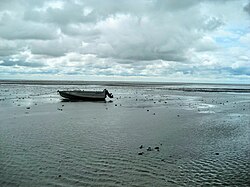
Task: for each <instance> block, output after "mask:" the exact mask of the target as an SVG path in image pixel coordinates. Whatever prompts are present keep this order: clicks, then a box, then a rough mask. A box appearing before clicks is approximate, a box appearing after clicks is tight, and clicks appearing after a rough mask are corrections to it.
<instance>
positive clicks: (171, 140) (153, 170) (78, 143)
mask: <svg viewBox="0 0 250 187" xmlns="http://www.w3.org/2000/svg"><path fill="white" fill-rule="evenodd" d="M66 88H71V89H76V88H81V89H91V90H102V89H103V86H102V85H84V86H78V87H77V86H71V87H69V86H68V85H43V86H40V85H13V84H11V85H6V84H3V85H0V92H1V98H0V106H1V108H0V118H1V122H0V186H56V185H59V186H184V185H187V186H200V185H211V186H214V185H220V186H225V185H228V186H247V185H248V184H249V183H250V177H249V153H250V152H249V151H250V148H249V124H250V94H249V93H234V92H197V91H194V92H192V91H190V90H189V91H188V92H184V91H182V90H174V89H166V88H165V87H162V86H156V87H152V86H144V87H136V86H128V87H127V86H115V85H112V86H106V87H105V88H107V89H108V90H109V91H110V92H113V95H114V96H115V98H114V99H112V102H111V101H110V100H109V99H107V102H62V100H61V98H60V96H59V95H57V93H56V90H58V89H66ZM149 147H150V148H149Z"/></svg>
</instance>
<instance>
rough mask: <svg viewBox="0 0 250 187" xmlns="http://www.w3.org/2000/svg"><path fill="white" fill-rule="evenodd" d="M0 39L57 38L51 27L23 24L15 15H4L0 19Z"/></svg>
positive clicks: (32, 23)
mask: <svg viewBox="0 0 250 187" xmlns="http://www.w3.org/2000/svg"><path fill="white" fill-rule="evenodd" d="M0 37H2V38H5V39H8V40H15V39H21V40H27V39H33V40H49V39H54V38H56V37H57V33H56V29H55V28H54V27H53V26H48V25H44V24H39V23H34V22H31V23H30V22H24V21H22V20H19V18H15V15H12V14H4V15H3V16H2V17H1V19H0Z"/></svg>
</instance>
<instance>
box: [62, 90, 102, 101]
mask: <svg viewBox="0 0 250 187" xmlns="http://www.w3.org/2000/svg"><path fill="white" fill-rule="evenodd" d="M58 92H59V94H60V95H61V96H62V97H64V98H65V99H69V100H80V101H105V98H106V94H105V93H104V92H85V91H58Z"/></svg>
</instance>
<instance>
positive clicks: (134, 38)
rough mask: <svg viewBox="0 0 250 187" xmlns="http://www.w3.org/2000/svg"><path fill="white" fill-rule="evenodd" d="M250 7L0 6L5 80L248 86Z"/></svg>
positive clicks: (0, 74) (192, 2) (230, 0)
mask: <svg viewBox="0 0 250 187" xmlns="http://www.w3.org/2000/svg"><path fill="white" fill-rule="evenodd" d="M249 49H250V1H248V0H202V1H200V0H185V1H175V0H137V1H134V0H133V1H132V0H126V1H123V0H105V1H98V0H84V1H80V0H70V1H66V0H65V1H32V0H8V1H7V0H2V1H0V78H1V79H5V78H13V79H15V78H24V79H38V78H42V79H78V80H79V79H80V80H85V79H88V80H99V79H106V80H118V79H119V80H148V81H150V80H152V81H201V82H203V81H205V82H207V81H212V82H217V81H219V82H240V83H247V82H248V81H250V52H249Z"/></svg>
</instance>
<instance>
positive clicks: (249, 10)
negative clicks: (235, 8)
mask: <svg viewBox="0 0 250 187" xmlns="http://www.w3.org/2000/svg"><path fill="white" fill-rule="evenodd" d="M244 10H245V11H246V12H247V13H248V15H249V16H250V1H249V2H248V4H247V5H246V6H245V7H244Z"/></svg>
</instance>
